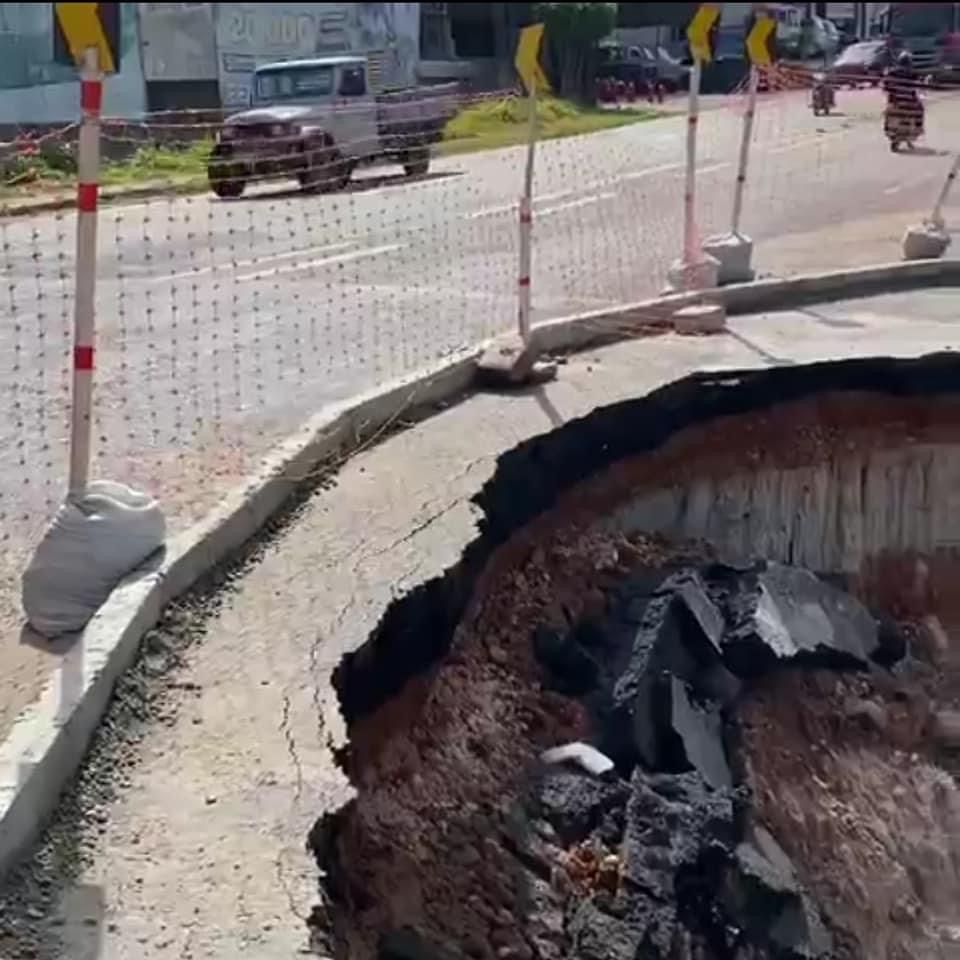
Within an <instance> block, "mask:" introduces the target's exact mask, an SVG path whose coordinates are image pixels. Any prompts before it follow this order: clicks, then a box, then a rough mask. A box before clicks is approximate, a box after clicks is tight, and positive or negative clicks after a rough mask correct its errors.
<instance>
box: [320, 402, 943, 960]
mask: <svg viewBox="0 0 960 960" xmlns="http://www.w3.org/2000/svg"><path fill="white" fill-rule="evenodd" d="M931 409H935V419H934V418H933V417H932V415H931ZM958 439H960V401H957V402H951V403H942V404H937V405H936V407H935V408H934V407H933V406H932V405H931V404H930V403H929V401H916V402H914V401H894V400H890V401H878V400H877V399H876V398H875V397H867V396H866V395H863V396H859V395H844V396H834V397H826V398H823V399H821V400H819V401H817V402H815V403H805V404H795V405H790V406H785V407H782V408H777V409H776V410H774V411H772V412H770V413H769V414H766V415H762V416H752V417H749V418H747V417H743V418H730V419H728V420H727V421H719V422H715V423H713V424H711V425H708V426H705V427H700V428H696V429H692V430H689V431H686V432H685V433H684V434H683V436H682V437H679V438H677V439H676V440H674V441H671V442H669V443H667V444H666V445H665V446H664V447H663V448H662V449H661V450H659V451H657V452H655V453H654V454H652V455H651V456H649V457H643V458H635V459H633V460H630V461H625V462H623V463H620V464H617V465H616V466H614V467H613V468H611V469H610V470H609V471H607V472H606V473H604V474H603V475H600V476H598V477H596V478H593V479H592V480H590V481H589V482H587V483H585V484H583V485H581V486H580V487H579V488H577V489H576V490H575V491H573V492H571V493H570V494H569V495H568V496H566V497H565V498H564V500H563V502H562V503H561V504H560V505H559V506H558V507H557V509H556V510H554V511H552V512H551V514H550V515H549V516H546V517H543V518H541V519H540V520H538V521H537V522H535V523H533V524H531V525H530V526H529V527H528V528H527V529H526V530H524V531H521V532H520V533H518V534H517V535H516V536H515V537H514V538H513V540H512V541H511V542H510V543H509V544H507V545H506V546H505V547H503V548H501V550H500V551H498V553H497V555H496V556H495V558H494V561H493V562H492V563H491V564H490V565H489V566H488V568H487V570H486V572H485V573H484V575H483V576H482V577H481V580H480V582H479V583H478V584H477V586H476V590H475V593H474V600H473V603H472V606H471V608H470V610H469V611H468V614H467V616H466V617H465V618H464V619H463V621H462V622H461V624H460V627H459V629H458V631H457V634H456V638H455V642H454V646H453V649H452V651H451V653H450V654H449V655H448V656H447V657H446V659H444V660H443V661H442V662H441V663H440V664H438V665H437V666H436V667H435V668H433V669H432V670H431V671H430V673H429V674H425V675H423V676H421V677H420V678H419V679H418V680H417V681H415V682H414V683H411V684H409V685H408V687H407V688H406V689H405V690H404V691H403V693H402V694H400V695H399V696H397V697H396V698H395V699H394V700H392V701H391V702H389V703H388V704H386V705H385V706H383V707H382V708H380V709H379V710H378V711H376V712H375V713H373V714H371V715H368V716H366V717H364V718H363V719H362V720H360V721H359V722H358V723H357V724H355V725H354V727H353V728H352V729H351V731H350V738H351V739H350V749H349V755H348V758H347V761H346V766H347V770H348V773H349V775H350V777H351V779H352V781H353V783H354V784H355V786H356V788H357V791H358V798H357V800H356V801H355V802H354V805H353V807H352V810H351V812H350V815H349V816H348V817H346V818H344V820H343V822H344V823H345V824H346V826H345V828H344V830H343V832H342V833H341V834H340V835H339V837H338V839H337V847H338V852H339V857H338V859H339V863H340V869H338V870H337V871H336V874H335V875H331V876H329V877H328V878H327V880H328V888H329V889H330V891H331V892H332V893H333V894H334V896H335V899H337V900H338V901H339V909H337V910H335V911H332V914H333V915H332V916H331V917H329V918H328V919H329V920H332V921H333V925H334V926H335V927H336V932H337V935H338V938H339V940H340V944H339V949H338V955H340V956H349V957H350V958H352V960H366V958H372V957H375V956H376V954H377V948H378V940H379V937H380V935H381V934H382V933H383V932H384V931H386V930H392V929H397V928H400V927H403V926H405V925H408V924H414V925H416V927H417V928H418V929H419V930H421V931H422V932H424V933H425V934H427V935H428V936H429V937H430V938H431V940H433V941H434V942H436V943H438V944H458V945H459V946H460V948H461V949H465V950H466V952H467V953H468V954H469V955H470V956H473V957H477V958H483V960H486V958H493V957H500V958H509V957H515V958H527V957H533V956H540V957H543V958H545V960H548V958H552V957H554V956H555V957H558V958H559V957H561V956H565V954H563V953H562V951H561V944H562V942H563V929H562V923H563V915H562V912H561V909H560V908H561V906H562V904H563V902H564V900H565V898H566V897H567V896H568V895H569V894H570V891H571V889H572V888H573V887H574V886H575V885H576V884H577V883H582V882H583V871H582V869H581V866H582V865H578V863H577V862H575V858H573V859H571V858H570V857H559V858H554V859H553V860H552V861H550V862H545V863H541V864H539V865H538V870H539V871H540V874H541V881H539V885H535V886H534V888H533V889H530V886H529V883H528V882H526V881H523V880H522V879H521V878H520V877H519V876H518V872H517V869H516V858H515V855H514V854H515V851H514V850H513V849H512V847H511V841H510V835H511V831H510V823H509V819H510V809H511V804H512V802H513V800H514V799H515V797H516V794H517V791H518V790H519V789H520V785H521V783H522V782H523V780H524V777H525V775H526V772H527V771H528V769H529V767H530V765H531V764H532V763H533V761H534V760H535V758H536V756H537V755H538V754H539V752H540V751H542V750H543V749H545V748H547V747H550V746H554V745H556V744H558V743H562V742H565V741H569V740H575V739H579V738H581V737H583V736H584V735H585V733H586V726H587V717H586V715H585V713H584V710H583V708H582V707H581V705H580V704H579V703H578V702H577V701H576V700H574V699H571V698H567V697H563V696H560V695H558V694H555V693H551V692H549V691H548V690H546V689H544V687H543V685H542V681H543V676H542V673H541V668H540V666H539V665H538V663H537V662H536V661H535V659H534V656H533V652H532V649H531V643H530V637H531V634H532V632H533V631H534V629H535V628H536V627H537V626H538V625H542V624H553V625H556V626H562V627H569V626H571V625H572V624H574V623H576V622H578V621H582V620H583V619H584V618H586V619H589V618H591V617H593V618H597V617H600V616H602V615H603V613H604V610H605V606H606V603H607V599H606V598H607V594H606V593H605V590H606V589H607V588H609V587H610V585H611V584H612V583H614V582H616V581H617V580H618V579H620V578H622V577H624V576H625V575H626V574H627V573H628V572H630V571H631V570H636V569H637V568H638V567H648V568H660V567H663V566H665V565H666V564H668V563H669V562H670V561H672V560H676V559H677V558H678V557H680V556H681V555H682V557H683V558H685V559H686V558H693V559H700V558H702V557H704V556H707V555H709V548H708V547H707V546H704V545H684V546H677V545H666V544H664V543H659V542H654V541H652V540H650V539H647V538H638V539H634V540H627V539H625V538H623V537H620V536H617V535H610V534H601V533H598V532H597V530H596V528H595V525H594V518H596V517H598V516H603V515H604V514H606V513H608V512H609V511H611V510H612V509H613V508H614V507H615V505H616V503H617V502H618V501H620V500H621V499H623V498H624V497H626V496H631V495H635V493H636V492H637V490H638V489H639V488H642V487H644V486H648V485H649V486H651V487H653V486H656V485H659V484H661V483H663V482H664V480H666V479H669V480H672V481H675V482H678V483H679V482H682V481H683V480H684V479H685V478H688V477H694V476H703V475H704V474H705V473H710V474H712V475H715V476H722V475H725V474H728V473H730V472H733V471H740V472H742V471H743V470H744V468H745V465H747V466H749V467H750V468H754V469H764V468H765V469H769V468H771V467H780V468H786V467H791V466H797V465H801V464H810V463H817V462H822V461H823V460H825V459H827V458H828V457H829V456H831V455H833V454H834V453H836V452H841V451H850V450H851V449H854V448H857V447H860V448H863V449H877V448H882V447H896V446H900V445H903V444H904V443H910V442H921V441H926V442H933V441H941V442H947V441H954V442H955V441H957V440H958ZM958 573H960V570H958V568H957V566H956V563H955V562H954V560H953V558H952V557H949V556H939V557H936V558H918V557H914V556H890V557H882V558H873V559H872V560H871V562H870V563H868V564H865V566H864V569H863V571H862V575H861V577H859V578H857V581H856V582H855V583H854V584H852V586H853V587H855V588H856V590H857V591H858V592H859V593H860V594H861V595H862V596H863V597H864V598H865V599H866V600H868V601H869V602H871V603H872V604H873V606H874V607H882V609H884V610H886V611H887V612H888V613H890V614H891V615H892V616H894V617H895V618H896V619H898V620H900V621H902V622H903V623H904V624H905V626H906V627H907V628H908V631H909V633H910V636H911V637H912V638H913V639H914V642H913V643H912V644H911V657H910V658H909V659H908V661H907V662H906V663H905V664H904V665H902V666H901V667H899V668H898V669H897V670H896V671H895V672H894V673H888V672H884V671H880V670H879V669H877V670H875V671H873V672H871V673H867V674H855V675H849V674H845V675H839V674H836V673H831V672H825V671H817V672H810V671H808V672H791V673H784V674H781V675H777V676H774V677H772V678H769V679H767V680H764V681H762V682H761V683H760V685H759V687H758V688H757V689H756V690H755V691H754V692H753V694H752V695H750V696H749V697H748V698H747V699H746V701H745V703H744V704H743V707H742V710H741V714H740V715H741V720H742V729H743V744H742V749H743V762H744V768H745V771H746V777H747V782H748V784H749V785H750V786H751V787H752V788H753V791H754V793H755V798H754V802H755V805H756V807H755V812H756V815H757V816H758V817H759V819H760V820H761V821H762V822H763V823H764V824H765V825H766V826H767V827H768V828H769V830H770V831H771V833H772V834H773V835H774V837H775V838H776V839H777V841H779V843H780V844H781V846H782V847H783V848H784V849H785V850H786V851H787V853H789V854H790V855H791V858H792V859H793V860H794V863H795V865H796V866H797V868H798V871H799V872H800V873H801V874H802V880H803V881H804V883H805V884H806V885H807V886H808V888H809V890H810V891H811V893H813V894H814V895H815V897H816V898H817V900H818V903H819V904H820V905H821V906H822V907H823V908H824V910H825V912H826V913H827V914H828V916H829V918H830V920H831V922H832V924H833V925H834V927H835V928H836V929H837V930H839V931H845V932H846V934H847V936H841V937H840V938H839V940H838V943H840V944H841V945H842V944H843V943H847V947H846V949H847V950H848V952H847V953H844V952H843V950H842V949H841V947H839V946H838V948H837V950H838V952H837V954H836V955H837V956H838V957H839V956H850V957H864V958H870V960H900V958H907V957H913V958H923V957H940V956H945V957H947V956H953V955H954V954H951V953H949V952H946V951H949V950H950V949H951V946H950V945H951V943H952V942H953V941H954V939H956V940H957V942H958V946H957V947H956V948H955V949H957V951H958V952H957V954H956V955H957V956H960V794H958V792H957V788H956V786H955V783H954V780H953V778H952V776H951V775H950V774H949V773H948V772H947V769H946V768H945V767H944V764H945V763H949V757H947V758H946V759H945V755H944V752H943V751H944V749H945V745H946V746H947V747H949V746H957V747H960V712H958V713H957V714H956V716H954V715H953V713H952V711H954V710H958V711H960V651H957V650H955V649H954V646H953V644H952V643H951V640H952V637H951V633H952V632H953V631H952V630H951V627H952V625H953V624H958V625H960V592H957V591H955V590H953V589H952V585H953V584H954V583H956V582H957V574H958ZM943 624H946V625H947V626H946V627H945V626H943ZM955 642H956V641H955ZM591 877H592V879H591V880H590V881H589V882H592V883H600V884H601V885H602V882H603V881H602V878H601V876H600V872H599V871H594V872H593V873H592V874H591ZM531 899H533V900H537V901H540V904H541V907H542V905H543V903H547V904H554V905H555V909H554V910H553V911H552V912H551V911H550V910H543V909H540V910H539V911H538V916H540V917H542V916H545V915H546V916H552V917H554V924H553V929H550V928H546V929H537V930H531V929H530V927H529V924H528V923H527V922H526V917H527V915H528V913H529V908H530V904H531ZM345 904H347V905H349V909H347V910H344V909H343V907H344V905H345ZM548 927H549V925H548ZM677 949H678V950H680V951H681V952H680V953H678V954H677V956H678V957H684V956H686V954H684V953H683V951H684V950H690V949H693V951H694V952H693V954H692V955H697V954H696V945H693V947H691V945H690V944H689V943H688V944H687V945H686V946H685V947H684V946H682V945H681V946H680V947H678V948H677Z"/></svg>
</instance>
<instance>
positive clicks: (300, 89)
mask: <svg viewBox="0 0 960 960" xmlns="http://www.w3.org/2000/svg"><path fill="white" fill-rule="evenodd" d="M253 90H254V99H255V100H256V101H257V102H258V103H273V102H275V101H277V100H301V99H308V98H315V97H326V96H329V95H330V94H331V93H332V92H333V67H290V68H288V69H286V70H265V71H263V72H262V73H258V74H257V75H256V80H255V82H254V87H253Z"/></svg>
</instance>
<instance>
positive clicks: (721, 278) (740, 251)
mask: <svg viewBox="0 0 960 960" xmlns="http://www.w3.org/2000/svg"><path fill="white" fill-rule="evenodd" d="M703 252H704V253H706V254H708V255H709V256H711V257H713V258H714V259H715V260H716V261H718V262H719V264H720V270H719V274H718V277H717V282H718V283H719V285H720V286H721V287H725V286H726V285H727V284H728V283H750V281H752V280H753V278H754V276H755V275H756V274H755V272H754V269H753V267H752V266H751V260H752V258H753V241H752V240H751V239H750V238H749V237H745V236H743V235H742V234H738V233H724V234H719V235H718V236H714V237H707V240H706V242H705V243H704V245H703Z"/></svg>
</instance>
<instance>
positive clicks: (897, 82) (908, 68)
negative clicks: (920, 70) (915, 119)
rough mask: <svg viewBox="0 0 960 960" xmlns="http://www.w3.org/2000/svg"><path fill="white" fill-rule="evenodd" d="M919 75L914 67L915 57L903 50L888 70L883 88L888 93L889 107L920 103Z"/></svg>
mask: <svg viewBox="0 0 960 960" xmlns="http://www.w3.org/2000/svg"><path fill="white" fill-rule="evenodd" d="M917 86H918V81H917V75H916V73H915V72H914V69H913V57H911V56H910V52H909V51H907V50H902V51H901V52H900V53H899V54H898V55H897V59H896V63H895V64H894V65H893V66H892V67H891V68H890V69H889V70H888V71H887V75H886V77H885V78H884V81H883V89H884V90H885V91H886V94H887V107H888V108H893V107H907V108H908V109H909V108H910V107H913V108H916V107H918V106H919V105H920V97H919V96H918V94H917Z"/></svg>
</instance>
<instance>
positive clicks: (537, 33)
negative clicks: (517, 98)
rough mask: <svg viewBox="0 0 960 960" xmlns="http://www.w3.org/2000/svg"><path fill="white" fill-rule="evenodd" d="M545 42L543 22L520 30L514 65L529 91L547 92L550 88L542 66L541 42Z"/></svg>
mask: <svg viewBox="0 0 960 960" xmlns="http://www.w3.org/2000/svg"><path fill="white" fill-rule="evenodd" d="M542 42H543V24H542V23H535V24H533V25H532V26H529V27H524V28H523V29H522V30H521V31H520V42H519V43H518V44H517V55H516V57H515V58H514V61H513V63H514V66H515V67H516V68H517V73H519V74H520V79H521V80H523V85H524V86H525V87H526V88H527V93H533V92H534V91H537V92H538V93H547V92H549V90H550V82H549V81H548V80H547V75H546V74H545V73H544V72H543V67H541V66H540V44H541V43H542Z"/></svg>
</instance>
